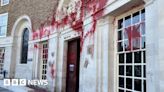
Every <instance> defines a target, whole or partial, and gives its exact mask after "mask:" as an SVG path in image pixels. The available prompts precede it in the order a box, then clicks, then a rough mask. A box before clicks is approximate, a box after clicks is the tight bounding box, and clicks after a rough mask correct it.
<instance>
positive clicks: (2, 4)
mask: <svg viewBox="0 0 164 92" xmlns="http://www.w3.org/2000/svg"><path fill="white" fill-rule="evenodd" d="M9 3H10V0H8V2H7V3H5V4H4V3H3V0H1V6H5V5H8V4H9Z"/></svg>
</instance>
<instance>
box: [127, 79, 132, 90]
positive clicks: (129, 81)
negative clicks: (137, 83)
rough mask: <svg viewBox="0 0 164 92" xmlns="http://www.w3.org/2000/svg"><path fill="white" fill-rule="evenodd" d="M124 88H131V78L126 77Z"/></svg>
mask: <svg viewBox="0 0 164 92" xmlns="http://www.w3.org/2000/svg"><path fill="white" fill-rule="evenodd" d="M126 88H128V89H132V79H131V78H126Z"/></svg>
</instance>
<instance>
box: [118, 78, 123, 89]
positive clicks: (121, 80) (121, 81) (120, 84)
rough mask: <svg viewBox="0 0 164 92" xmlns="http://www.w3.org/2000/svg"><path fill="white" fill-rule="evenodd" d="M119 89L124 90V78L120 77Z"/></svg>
mask: <svg viewBox="0 0 164 92" xmlns="http://www.w3.org/2000/svg"><path fill="white" fill-rule="evenodd" d="M119 87H122V88H124V78H121V77H119Z"/></svg>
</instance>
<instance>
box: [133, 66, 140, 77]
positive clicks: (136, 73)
mask: <svg viewBox="0 0 164 92" xmlns="http://www.w3.org/2000/svg"><path fill="white" fill-rule="evenodd" d="M134 76H135V77H141V66H140V65H137V66H134Z"/></svg>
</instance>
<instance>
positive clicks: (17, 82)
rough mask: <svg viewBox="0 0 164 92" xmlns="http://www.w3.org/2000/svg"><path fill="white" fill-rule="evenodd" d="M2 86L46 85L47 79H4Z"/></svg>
mask: <svg viewBox="0 0 164 92" xmlns="http://www.w3.org/2000/svg"><path fill="white" fill-rule="evenodd" d="M3 83H4V86H27V85H28V86H31V85H33V86H38V85H39V86H46V85H48V81H47V80H26V79H4V82H3Z"/></svg>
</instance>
